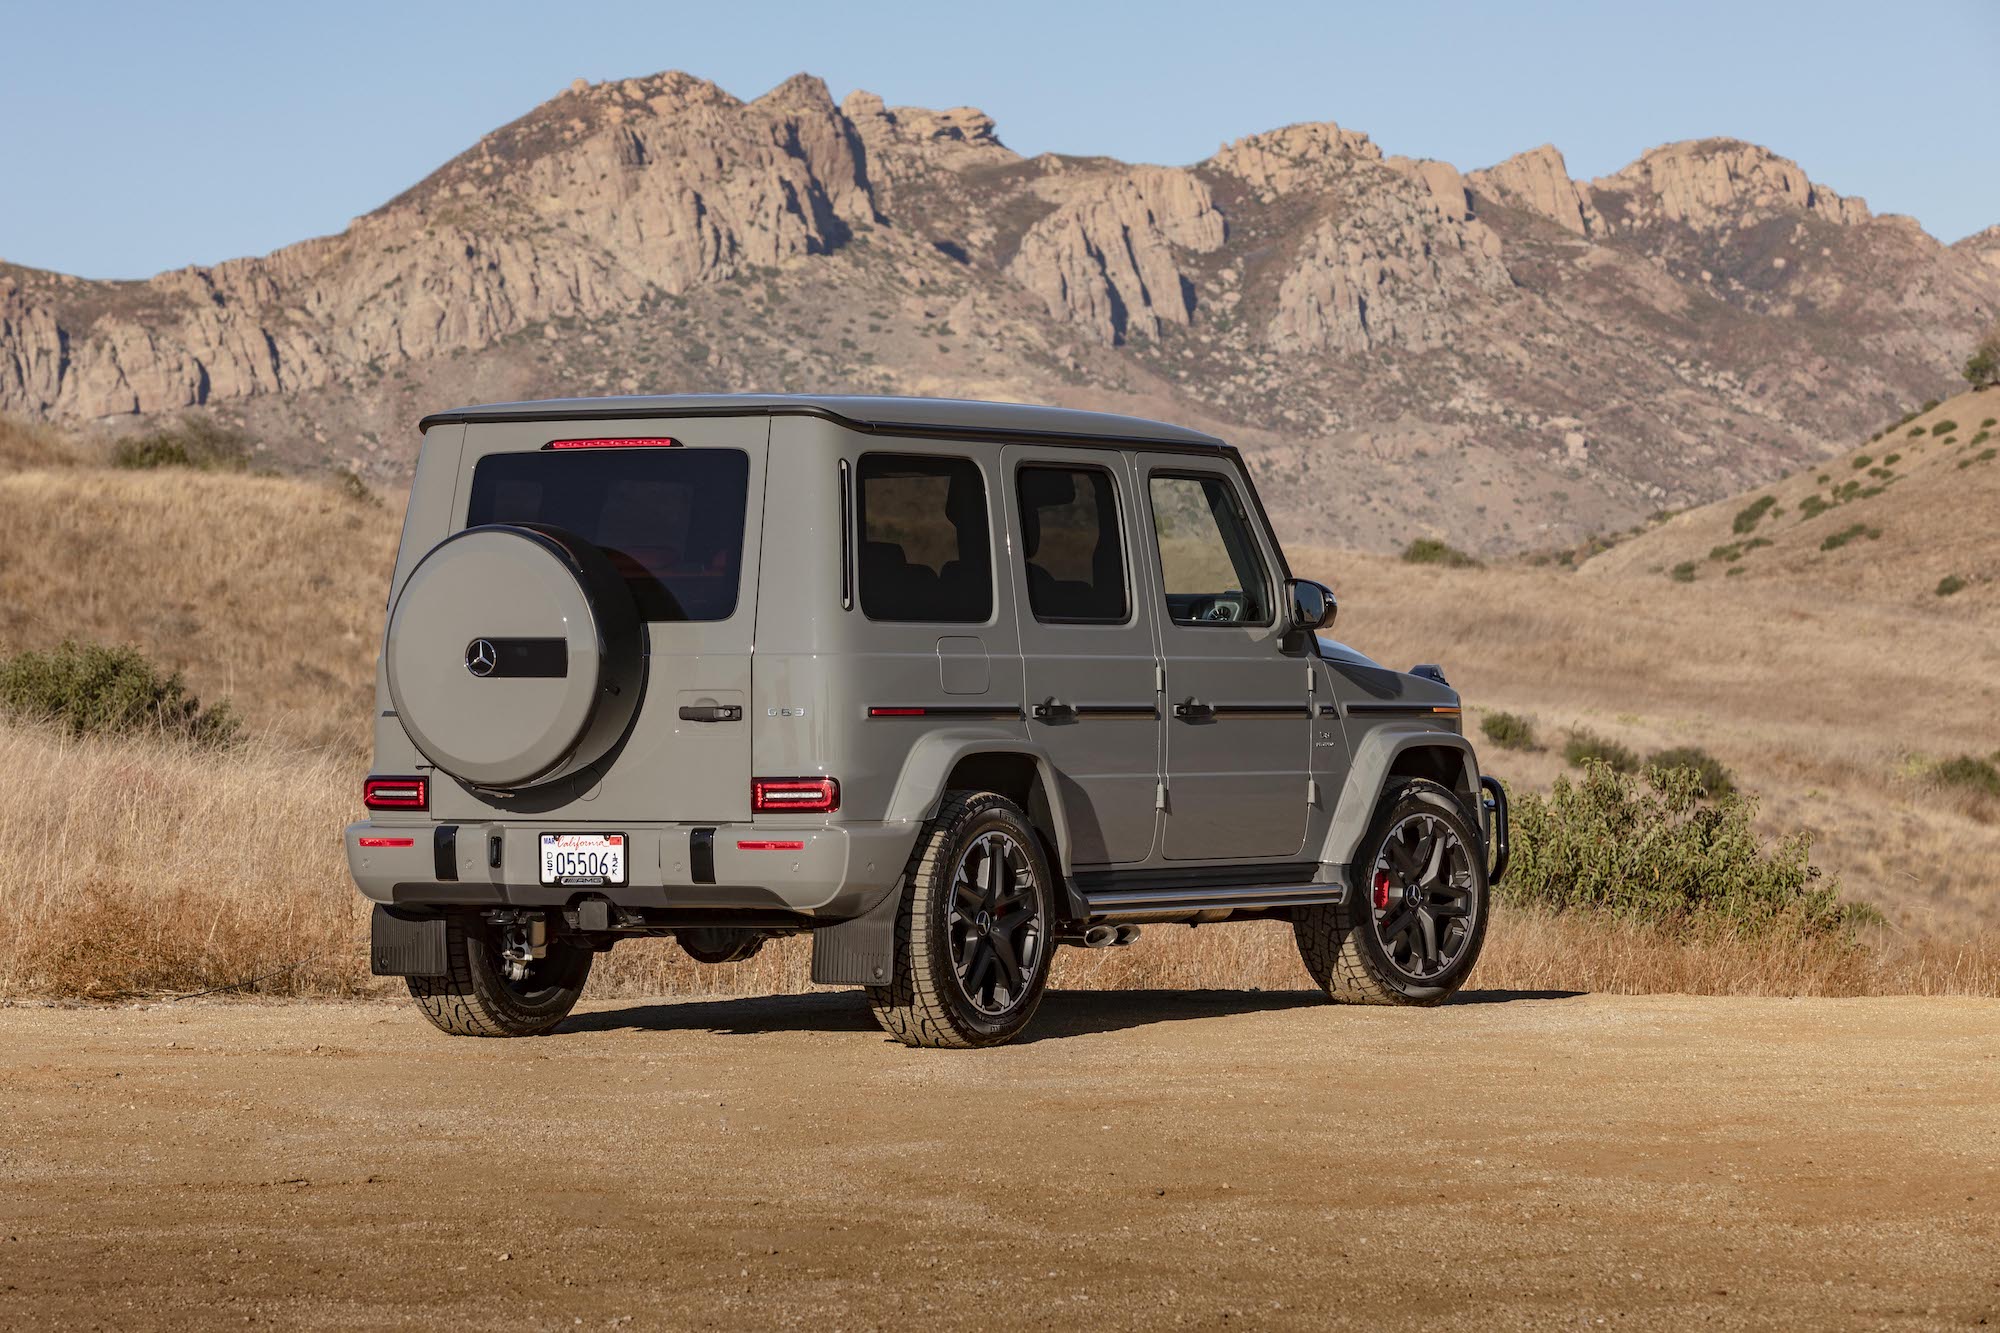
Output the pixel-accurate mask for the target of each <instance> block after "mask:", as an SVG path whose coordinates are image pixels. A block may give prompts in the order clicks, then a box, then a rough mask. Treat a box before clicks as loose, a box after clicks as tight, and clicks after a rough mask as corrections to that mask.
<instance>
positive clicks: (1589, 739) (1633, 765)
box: [1563, 727, 1639, 773]
mask: <svg viewBox="0 0 2000 1333" xmlns="http://www.w3.org/2000/svg"><path fill="white" fill-rule="evenodd" d="M1563 758H1564V759H1566V760H1568V761H1569V762H1570V763H1572V764H1575V765H1577V766H1578V767H1584V766H1587V765H1590V764H1603V765H1604V766H1605V767H1607V768H1609V769H1611V770H1612V771H1613V772H1616V773H1637V772H1638V771H1639V756H1638V755H1636V754H1633V753H1632V751H1630V750H1629V749H1627V748H1626V747H1624V746H1623V745H1620V744H1619V743H1618V742H1617V741H1614V740H1610V739H1607V738H1606V737H1603V736H1600V735H1598V734H1597V733H1596V732H1594V731H1586V730H1584V729H1583V728H1582V727H1578V728H1577V729H1575V730H1574V731H1572V732H1570V733H1569V739H1567V740H1566V741H1564V742H1563Z"/></svg>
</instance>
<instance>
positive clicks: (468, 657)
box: [465, 639, 500, 676]
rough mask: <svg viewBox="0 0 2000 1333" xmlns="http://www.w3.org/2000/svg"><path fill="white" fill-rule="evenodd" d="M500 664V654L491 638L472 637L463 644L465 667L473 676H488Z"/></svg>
mask: <svg viewBox="0 0 2000 1333" xmlns="http://www.w3.org/2000/svg"><path fill="white" fill-rule="evenodd" d="M499 665H500V654H499V652H497V651H496V650H495V649H494V647H493V641H492V640H491V639H474V640H473V641H472V642H471V643H468V644H466V645H465V669H466V670H467V671H470V672H471V673H472V674H473V675H475V676H490V675H492V674H493V668H494V667H497V666H499Z"/></svg>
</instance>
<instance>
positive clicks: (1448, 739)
mask: <svg viewBox="0 0 2000 1333" xmlns="http://www.w3.org/2000/svg"><path fill="white" fill-rule="evenodd" d="M1412 750H1447V751H1450V752H1451V753H1452V754H1454V755H1455V756H1456V757H1457V760H1458V764H1459V774H1460V776H1459V782H1458V783H1457V784H1456V785H1457V786H1458V788H1459V789H1460V791H1461V794H1463V793H1471V795H1470V796H1469V797H1465V798H1464V799H1468V800H1470V801H1471V802H1472V804H1471V805H1469V806H1468V807H1467V813H1468V815H1469V816H1471V817H1473V818H1475V819H1476V818H1477V811H1478V801H1479V757H1478V756H1477V755H1476V754H1475V753H1474V752H1473V749H1472V742H1471V741H1468V740H1467V739H1465V737H1463V736H1461V735H1459V734H1458V733H1456V732H1451V731H1439V730H1437V729H1436V728H1433V727H1423V726H1415V725H1410V724H1404V723H1394V722H1391V723H1386V724H1384V725H1382V726H1378V727H1375V728H1374V729H1372V730H1370V731H1369V732H1367V733H1366V734H1365V735H1363V736H1362V738H1361V741H1360V743H1359V744H1357V745H1356V746H1355V747H1354V761H1353V763H1352V764H1350V765H1349V767H1348V770H1347V782H1346V784H1345V785H1344V786H1342V787H1341V790H1340V804H1339V805H1337V806H1335V807H1334V812H1333V820H1332V822H1331V824H1330V825H1329V826H1328V828H1327V834H1326V843H1325V845H1324V847H1322V848H1321V850H1320V861H1321V863H1322V864H1326V865H1336V866H1345V865H1348V864H1350V863H1351V862H1352V861H1353V860H1354V849H1355V848H1356V847H1357V846H1359V845H1360V843H1361V838H1362V835H1363V834H1365V833H1367V832H1368V823H1369V821H1370V820H1371V819H1373V818H1374V817H1375V807H1376V805H1377V803H1378V802H1379V801H1380V799H1381V796H1382V789H1383V787H1384V786H1386V785H1387V783H1388V781H1389V772H1390V769H1392V768H1393V767H1395V763H1396V760H1397V759H1399V758H1400V757H1402V756H1403V755H1405V754H1408V753H1409V752H1410V751H1412Z"/></svg>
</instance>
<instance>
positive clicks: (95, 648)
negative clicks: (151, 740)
mask: <svg viewBox="0 0 2000 1333" xmlns="http://www.w3.org/2000/svg"><path fill="white" fill-rule="evenodd" d="M0 710H4V711H6V712H8V713H10V714H12V715H14V716H16V717H22V718H27V719H29V720H32V721H47V722H54V723H56V724H58V725H60V726H62V727H63V728H64V729H66V730H68V731H69V732H70V733H71V734H73V735H77V736H105V735H120V734H126V733H133V732H158V733H163V734H166V735H169V736H174V737H179V738H182V739H185V740H190V741H194V742H196V743H197V744H202V745H227V744H228V743H229V742H230V741H232V740H234V739H235V738H236V730H237V721H236V718H235V716H234V715H233V714H232V713H231V712H230V710H229V705H228V704H227V703H220V704H217V705H215V706H214V707H212V708H203V707H202V706H201V701H200V700H199V699H197V698H195V697H194V695H192V694H190V693H188V689H187V686H186V684H185V683H184V682H183V681H182V680H181V675H180V673H179V672H178V671H176V672H174V673H173V674H171V675H167V676H162V675H160V674H159V672H157V671H155V670H154V669H153V665H152V663H150V662H148V661H147V660H146V657H145V655H144V654H143V653H141V652H140V651H139V650H138V649H136V648H106V647H103V646H101V645H98V644H77V643H74V642H71V641H69V640H64V642H63V643H62V645H61V646H60V647H58V648H56V649H55V650H54V651H53V652H47V653H33V652H29V653H21V654H19V655H18V656H15V657H13V658H10V659H9V660H7V661H6V662H0Z"/></svg>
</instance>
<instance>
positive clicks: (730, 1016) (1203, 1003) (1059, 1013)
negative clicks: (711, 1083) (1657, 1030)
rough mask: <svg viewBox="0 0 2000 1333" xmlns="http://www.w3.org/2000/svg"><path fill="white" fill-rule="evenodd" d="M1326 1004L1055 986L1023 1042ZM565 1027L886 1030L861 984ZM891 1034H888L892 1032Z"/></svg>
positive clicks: (672, 1005)
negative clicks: (857, 988)
mask: <svg viewBox="0 0 2000 1333" xmlns="http://www.w3.org/2000/svg"><path fill="white" fill-rule="evenodd" d="M1583 993H1584V992H1582V991H1568V990H1535V991H1525V990H1473V991H1461V992H1460V993H1459V994H1458V995H1456V996H1454V997H1453V998H1452V1001H1451V1003H1452V1004H1454V1005H1460V1004H1506V1003H1510V1002H1513V1001H1516V1000H1567V999H1572V998H1574V997H1576V996H1578V995H1581V994H1583ZM1315 1007H1326V1008H1330V1007H1331V1006H1329V1005H1327V1000H1326V996H1325V995H1323V994H1321V993H1320V992H1318V991H1309V990H1296V991H1225V990H1105V991H1050V992H1049V994H1048V996H1047V997H1046V998H1045V999H1044V1000H1043V1001H1042V1007H1041V1009H1040V1011H1039V1012H1038V1013H1036V1015H1035V1021H1034V1022H1033V1023H1032V1024H1031V1025H1030V1026H1029V1028H1028V1030H1027V1031H1026V1032H1025V1033H1023V1034H1022V1035H1021V1036H1020V1037H1019V1038H1017V1040H1016V1044H1022V1043H1027V1042H1036V1041H1049V1040H1052V1039H1057V1038H1062V1037H1080V1036H1085V1035H1088V1034H1091V1033H1099V1032H1122V1031H1125V1030H1127V1029H1130V1028H1140V1027H1150V1026H1152V1025H1153V1024H1155V1023H1177V1022H1186V1021H1188V1020H1192V1019H1200V1018H1224V1017H1228V1016H1230V1015H1233V1014H1259V1013H1278V1012H1282V1011H1284V1010H1288V1009H1309V1008H1315ZM559 1030H560V1031H563V1032H634V1031H639V1032H707V1033H710V1034H714V1035H719V1036H757V1035H761V1034H765V1033H774V1032H878V1033H879V1032H880V1031H881V1029H880V1028H878V1027H877V1026H876V1023H875V1019H874V1016H873V1015H872V1014H870V1013H869V1011H868V1001H867V1000H866V999H865V998H864V997H863V996H862V995H861V994H860V993H859V992H857V991H840V992H835V993H830V994H826V993H823V994H814V995H768V996H756V997H751V998H745V999H724V1000H709V999H688V1000H675V1001H649V1002H646V1003H642V1004H631V1005H626V1006H623V1007H621V1008H614V1009H599V1010H593V1011H590V1012H587V1013H579V1014H572V1015H570V1017H569V1018H568V1019H566V1020H564V1022H563V1025H562V1027H561V1029H559ZM884 1040H887V1037H886V1035H885V1037H884Z"/></svg>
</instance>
